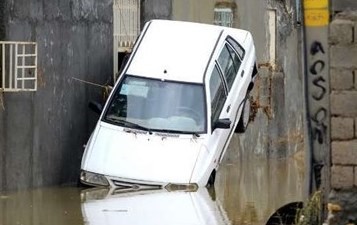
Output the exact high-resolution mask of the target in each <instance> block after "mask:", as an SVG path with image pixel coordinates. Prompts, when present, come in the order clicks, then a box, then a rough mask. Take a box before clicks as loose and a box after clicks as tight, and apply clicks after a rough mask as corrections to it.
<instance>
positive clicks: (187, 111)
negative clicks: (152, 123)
mask: <svg viewBox="0 0 357 225" xmlns="http://www.w3.org/2000/svg"><path fill="white" fill-rule="evenodd" d="M177 112H182V113H183V114H185V115H187V116H188V117H190V118H192V119H194V120H195V121H196V123H199V121H200V120H201V119H202V118H201V114H199V113H198V112H197V111H195V110H193V109H191V108H189V107H185V106H180V107H177Z"/></svg>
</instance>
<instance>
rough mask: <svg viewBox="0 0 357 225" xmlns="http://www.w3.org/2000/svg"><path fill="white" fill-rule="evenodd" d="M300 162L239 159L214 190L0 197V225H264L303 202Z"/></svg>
mask: <svg viewBox="0 0 357 225" xmlns="http://www.w3.org/2000/svg"><path fill="white" fill-rule="evenodd" d="M303 168H304V167H303V163H302V162H301V160H296V159H294V158H291V159H284V160H273V159H270V160H266V159H257V158H239V159H238V161H237V159H235V160H234V161H230V160H226V162H225V164H224V165H222V167H220V170H219V172H218V174H217V178H216V187H215V189H209V190H208V189H205V188H200V189H198V191H197V192H184V191H172V192H169V191H166V190H147V191H140V192H117V191H116V192H113V191H108V190H106V189H102V190H97V189H90V190H81V189H79V188H76V187H65V188H64V187H62V188H59V187H58V188H43V189H35V190H30V191H22V192H15V193H0V225H20V224H23V225H39V224H51V225H81V224H91V225H98V224H100V225H107V224H110V225H112V224H113V225H114V224H116V225H117V224H155V225H157V224H180V225H181V224H209V225H211V224H217V225H222V224H232V225H238V224H239V225H241V224H252V225H258V224H259V225H260V224H265V222H266V221H267V220H268V218H269V216H270V215H271V214H273V213H274V211H275V210H277V209H278V208H280V207H281V206H283V205H285V204H287V203H289V202H293V201H302V200H303V194H302V193H303V184H304V170H303Z"/></svg>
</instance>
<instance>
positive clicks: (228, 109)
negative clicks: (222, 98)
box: [227, 105, 231, 113]
mask: <svg viewBox="0 0 357 225" xmlns="http://www.w3.org/2000/svg"><path fill="white" fill-rule="evenodd" d="M230 110H231V105H229V106H228V107H227V113H228V112H229V111H230Z"/></svg>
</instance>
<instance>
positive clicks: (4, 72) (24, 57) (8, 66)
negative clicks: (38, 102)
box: [0, 41, 37, 92]
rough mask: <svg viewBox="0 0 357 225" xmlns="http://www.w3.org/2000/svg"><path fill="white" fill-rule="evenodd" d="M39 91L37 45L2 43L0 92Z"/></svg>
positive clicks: (0, 46)
mask: <svg viewBox="0 0 357 225" xmlns="http://www.w3.org/2000/svg"><path fill="white" fill-rule="evenodd" d="M36 90H37V43H36V42H12V41H0V91H3V92H17V91H36Z"/></svg>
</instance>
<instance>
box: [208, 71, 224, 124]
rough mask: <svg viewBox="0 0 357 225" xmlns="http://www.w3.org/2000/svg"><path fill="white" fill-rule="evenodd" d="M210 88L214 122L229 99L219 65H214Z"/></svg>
mask: <svg viewBox="0 0 357 225" xmlns="http://www.w3.org/2000/svg"><path fill="white" fill-rule="evenodd" d="M209 88H210V94H211V114H212V115H211V119H212V124H213V123H214V122H215V121H217V120H218V119H219V115H220V114H221V111H222V109H223V106H224V103H225V101H226V99H227V94H226V91H225V88H224V84H223V81H222V78H221V75H220V72H219V70H218V68H217V66H215V67H214V69H213V71H212V74H211V77H210V80H209Z"/></svg>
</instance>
